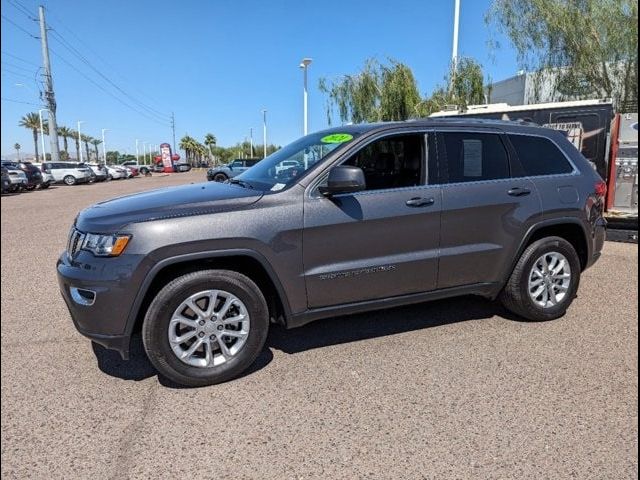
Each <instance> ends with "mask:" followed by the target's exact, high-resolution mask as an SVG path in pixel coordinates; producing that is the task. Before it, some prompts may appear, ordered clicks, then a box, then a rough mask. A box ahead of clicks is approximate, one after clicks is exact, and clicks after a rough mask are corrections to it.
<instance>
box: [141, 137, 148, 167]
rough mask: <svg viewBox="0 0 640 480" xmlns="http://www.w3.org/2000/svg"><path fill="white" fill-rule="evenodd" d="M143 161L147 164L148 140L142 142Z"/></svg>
mask: <svg viewBox="0 0 640 480" xmlns="http://www.w3.org/2000/svg"><path fill="white" fill-rule="evenodd" d="M142 163H143V164H144V165H146V164H147V142H142Z"/></svg>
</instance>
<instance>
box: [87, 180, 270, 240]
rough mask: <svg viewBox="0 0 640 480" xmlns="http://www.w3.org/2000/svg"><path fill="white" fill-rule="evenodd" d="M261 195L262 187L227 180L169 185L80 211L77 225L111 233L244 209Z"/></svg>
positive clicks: (96, 231)
mask: <svg viewBox="0 0 640 480" xmlns="http://www.w3.org/2000/svg"><path fill="white" fill-rule="evenodd" d="M261 197H262V192H261V191H259V190H251V189H247V188H243V187H241V186H239V185H231V184H227V183H217V182H205V183H195V184H191V185H182V186H179V187H167V188H161V189H158V190H151V191H148V192H142V193H136V194H133V195H127V196H124V197H118V198H115V199H113V200H107V201H105V202H101V203H96V204H95V205H93V206H91V207H89V208H87V209H85V210H83V211H81V212H80V214H79V215H78V217H77V218H76V227H77V228H78V229H79V230H81V231H83V232H95V233H110V232H115V231H118V230H120V229H122V228H123V227H124V226H126V225H128V224H130V223H136V222H148V221H151V220H160V219H164V218H171V217H183V216H190V215H205V214H209V213H217V212H223V211H229V210H233V209H237V208H242V207H245V206H247V205H251V204H252V203H255V202H257V201H258V200H260V198H261Z"/></svg>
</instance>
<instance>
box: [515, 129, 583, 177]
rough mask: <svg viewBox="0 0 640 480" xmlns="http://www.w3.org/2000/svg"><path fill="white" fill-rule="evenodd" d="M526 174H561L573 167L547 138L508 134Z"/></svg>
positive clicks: (571, 169) (569, 171) (568, 171)
mask: <svg viewBox="0 0 640 480" xmlns="http://www.w3.org/2000/svg"><path fill="white" fill-rule="evenodd" d="M509 140H510V141H511V143H512V144H513V147H514V148H515V150H516V153H517V154H518V159H519V160H520V163H521V165H522V168H523V170H524V175H526V176H538V175H561V174H563V173H571V172H572V171H573V167H572V166H571V164H570V163H569V161H568V160H567V158H566V157H565V156H564V154H563V153H562V152H561V151H560V150H559V149H558V147H557V146H556V145H555V144H554V143H553V142H552V141H551V140H549V139H547V138H544V137H532V136H529V135H509Z"/></svg>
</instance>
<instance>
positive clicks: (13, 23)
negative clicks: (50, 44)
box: [0, 14, 40, 39]
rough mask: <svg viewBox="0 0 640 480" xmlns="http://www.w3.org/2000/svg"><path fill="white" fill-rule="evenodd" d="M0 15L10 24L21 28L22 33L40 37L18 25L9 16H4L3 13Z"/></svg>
mask: <svg viewBox="0 0 640 480" xmlns="http://www.w3.org/2000/svg"><path fill="white" fill-rule="evenodd" d="M0 16H2V18H4V19H5V20H6V21H7V22H9V23H10V24H11V25H13V26H14V27H16V28H18V29H20V30H22V31H23V32H24V33H26V34H27V35H29V36H30V37H31V38H36V39H37V38H40V37H37V36H36V35H32V34H31V33H29V32H28V31H27V30H26V29H25V28H23V27H21V26H20V25H18V24H17V23H16V22H14V21H13V20H11V19H10V18H9V17H7V16H5V15H4V14H0Z"/></svg>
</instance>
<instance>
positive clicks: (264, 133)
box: [262, 110, 267, 158]
mask: <svg viewBox="0 0 640 480" xmlns="http://www.w3.org/2000/svg"><path fill="white" fill-rule="evenodd" d="M266 157H267V111H266V110H262V158H266Z"/></svg>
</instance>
